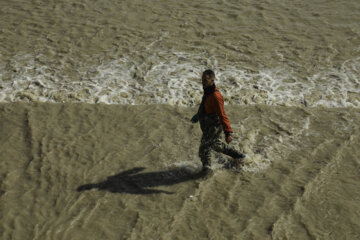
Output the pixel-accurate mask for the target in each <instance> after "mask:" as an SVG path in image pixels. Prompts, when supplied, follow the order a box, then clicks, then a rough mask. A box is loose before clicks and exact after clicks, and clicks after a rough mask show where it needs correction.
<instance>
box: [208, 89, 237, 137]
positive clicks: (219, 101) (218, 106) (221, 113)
mask: <svg viewBox="0 0 360 240" xmlns="http://www.w3.org/2000/svg"><path fill="white" fill-rule="evenodd" d="M213 107H214V110H215V113H216V115H218V117H219V120H220V123H221V125H222V128H223V131H224V133H225V137H226V142H228V140H229V142H231V139H232V138H231V133H232V132H233V131H232V129H231V126H230V121H229V118H228V117H227V116H226V113H225V109H224V99H223V97H222V95H221V94H220V93H219V92H216V93H215V94H214V104H213Z"/></svg>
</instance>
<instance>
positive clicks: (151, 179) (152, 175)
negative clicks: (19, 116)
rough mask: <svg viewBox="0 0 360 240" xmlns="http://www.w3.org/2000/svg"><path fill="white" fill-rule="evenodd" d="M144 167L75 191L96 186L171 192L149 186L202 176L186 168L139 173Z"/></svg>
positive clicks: (120, 190)
mask: <svg viewBox="0 0 360 240" xmlns="http://www.w3.org/2000/svg"><path fill="white" fill-rule="evenodd" d="M144 169H145V168H143V167H138V168H133V169H130V170H127V171H123V172H121V173H118V174H116V175H113V176H109V177H107V180H106V181H104V182H99V183H90V184H85V185H82V186H79V187H78V188H77V191H78V192H82V191H86V190H90V189H93V188H97V189H99V190H105V191H110V192H112V193H129V194H152V193H166V194H173V192H168V191H163V190H156V189H151V187H157V186H169V185H174V184H178V183H181V182H186V181H190V180H195V179H198V178H202V177H204V172H202V171H200V172H191V171H189V169H186V168H177V169H170V170H166V171H159V172H146V173H140V172H141V171H143V170H144Z"/></svg>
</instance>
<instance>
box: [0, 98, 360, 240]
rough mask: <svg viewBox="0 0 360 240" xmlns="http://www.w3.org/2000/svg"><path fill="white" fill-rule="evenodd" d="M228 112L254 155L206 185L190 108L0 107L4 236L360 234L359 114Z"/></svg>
mask: <svg viewBox="0 0 360 240" xmlns="http://www.w3.org/2000/svg"><path fill="white" fill-rule="evenodd" d="M226 109H227V111H228V115H229V118H230V121H231V122H232V123H233V128H234V131H235V132H236V135H235V138H236V139H235V140H234V142H233V143H232V144H233V145H234V146H235V147H237V148H239V149H242V150H243V151H245V152H246V153H247V154H248V155H249V156H248V158H247V160H246V162H245V165H244V168H243V169H242V170H241V171H233V170H226V169H222V168H221V164H219V163H218V162H217V160H221V157H220V156H216V155H215V156H214V158H213V159H214V164H213V168H214V175H213V176H211V177H209V178H204V177H202V176H200V175H198V174H197V172H198V171H199V168H200V161H199V159H198V157H197V148H198V145H199V140H200V129H199V126H198V125H192V124H191V123H190V122H189V119H190V117H191V115H192V113H193V112H194V109H193V108H182V107H173V106H167V105H148V106H121V105H104V104H97V105H91V104H50V103H41V104H40V103H36V104H26V103H7V104H1V106H0V119H1V121H0V124H1V127H0V129H1V134H0V143H1V144H0V147H1V151H0V154H1V155H0V158H1V161H0V181H1V185H0V186H1V189H0V190H1V191H0V192H1V196H0V212H1V221H0V222H1V224H0V232H1V239H292V240H293V239H301V240H304V239H357V238H358V237H359V235H360V232H359V230H358V229H359V222H360V221H359V216H360V208H359V204H358V202H359V200H360V191H359V189H360V188H359V182H360V181H359V180H360V174H359V164H360V162H359V154H360V152H359V148H358V146H359V133H360V132H359V115H360V112H359V110H357V109H348V108H347V109H321V108H318V109H313V108H310V109H309V108H295V107H270V106H261V105H258V106H231V107H227V108H226ZM126 171H130V172H126Z"/></svg>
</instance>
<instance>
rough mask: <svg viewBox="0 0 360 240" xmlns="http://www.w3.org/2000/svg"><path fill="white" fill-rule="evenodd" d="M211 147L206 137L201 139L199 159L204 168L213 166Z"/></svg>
mask: <svg viewBox="0 0 360 240" xmlns="http://www.w3.org/2000/svg"><path fill="white" fill-rule="evenodd" d="M210 151H211V146H210V144H209V141H207V140H206V138H205V137H204V135H203V136H202V138H201V143H200V147H199V157H200V160H201V162H202V164H203V167H204V168H205V167H210V166H211V153H210Z"/></svg>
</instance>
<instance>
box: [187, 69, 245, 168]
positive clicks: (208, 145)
mask: <svg viewBox="0 0 360 240" xmlns="http://www.w3.org/2000/svg"><path fill="white" fill-rule="evenodd" d="M202 85H203V88H204V95H203V97H202V101H201V104H200V107H199V110H198V112H197V113H196V114H195V115H194V116H193V117H192V118H191V122H192V123H197V122H200V128H201V130H202V137H201V143H200V147H199V157H200V159H201V162H202V164H203V170H205V171H208V170H210V166H211V151H212V150H215V151H216V152H220V153H223V154H226V155H228V156H230V157H232V158H233V163H234V164H232V165H234V166H236V165H237V164H238V163H239V161H241V160H242V159H243V158H245V157H246V155H245V154H243V153H241V152H239V151H237V150H236V149H234V148H233V147H231V146H230V145H229V143H230V142H231V141H232V136H231V134H232V132H233V131H232V129H231V126H230V121H229V119H228V117H227V116H226V114H225V109H224V99H223V96H222V95H221V93H220V91H219V89H218V88H217V87H216V86H215V73H214V72H213V71H212V70H206V71H204V72H203V74H202ZM222 132H224V134H225V141H226V143H224V142H223V141H222V140H221V133H222Z"/></svg>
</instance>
